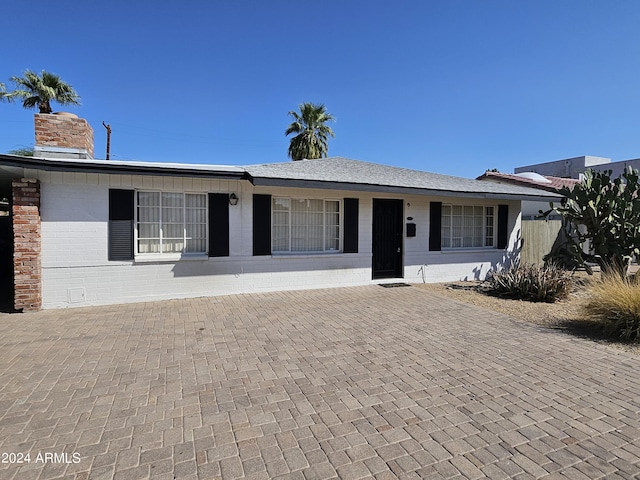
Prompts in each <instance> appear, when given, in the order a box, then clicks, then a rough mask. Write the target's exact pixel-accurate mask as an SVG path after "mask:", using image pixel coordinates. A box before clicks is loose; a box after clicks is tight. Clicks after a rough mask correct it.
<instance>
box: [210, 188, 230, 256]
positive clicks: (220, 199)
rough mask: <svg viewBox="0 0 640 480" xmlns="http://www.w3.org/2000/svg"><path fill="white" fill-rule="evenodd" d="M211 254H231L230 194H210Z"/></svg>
mask: <svg viewBox="0 0 640 480" xmlns="http://www.w3.org/2000/svg"><path fill="white" fill-rule="evenodd" d="M209 256H210V257H228V256H229V195H228V194H226V193H210V194H209Z"/></svg>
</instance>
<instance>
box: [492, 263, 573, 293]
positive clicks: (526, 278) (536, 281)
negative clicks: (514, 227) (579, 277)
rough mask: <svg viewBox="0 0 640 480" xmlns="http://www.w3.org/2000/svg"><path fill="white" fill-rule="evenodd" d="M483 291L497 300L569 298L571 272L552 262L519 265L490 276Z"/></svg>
mask: <svg viewBox="0 0 640 480" xmlns="http://www.w3.org/2000/svg"><path fill="white" fill-rule="evenodd" d="M487 290H488V291H489V292H490V293H492V294H494V295H499V296H501V297H507V298H513V299H518V300H529V301H532V302H548V303H553V302H555V301H556V300H559V299H562V298H566V297H567V295H569V292H570V291H571V272H569V271H567V270H565V269H563V268H561V267H559V266H557V265H555V264H553V263H548V264H546V265H544V266H543V265H530V264H522V265H518V266H517V267H512V268H510V269H509V270H504V271H501V272H495V273H493V274H491V276H490V277H489V280H488V287H487Z"/></svg>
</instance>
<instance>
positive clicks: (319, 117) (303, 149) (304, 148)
mask: <svg viewBox="0 0 640 480" xmlns="http://www.w3.org/2000/svg"><path fill="white" fill-rule="evenodd" d="M298 108H299V109H300V113H298V112H294V111H291V112H289V115H291V116H292V117H293V122H291V125H289V127H287V130H286V131H285V132H284V134H285V135H290V134H292V133H296V134H297V135H296V136H295V137H293V138H292V139H291V142H290V144H289V157H291V160H302V159H303V158H323V157H326V156H327V153H328V152H329V135H331V136H332V137H335V135H334V134H333V130H331V128H330V127H328V126H327V125H325V124H326V123H327V122H329V121H335V118H334V117H333V115H331V114H329V113H327V111H326V109H325V107H324V105H322V104H320V105H316V104H313V103H302V104H300V105H298Z"/></svg>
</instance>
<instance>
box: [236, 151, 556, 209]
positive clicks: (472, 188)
mask: <svg viewBox="0 0 640 480" xmlns="http://www.w3.org/2000/svg"><path fill="white" fill-rule="evenodd" d="M245 169H246V171H247V172H248V173H249V175H250V177H251V181H252V182H253V184H254V185H266V186H301V187H316V188H336V189H346V190H360V191H377V192H407V193H418V194H432V195H442V196H452V195H455V196H467V197H486V198H491V197H493V198H514V199H520V198H524V197H531V196H535V197H542V198H541V199H542V200H546V201H548V200H550V199H552V198H558V195H557V194H555V195H553V194H551V193H548V192H542V191H540V190H537V189H533V188H527V187H522V186H516V185H513V186H511V185H509V186H507V185H498V184H493V183H491V182H481V181H479V180H473V179H469V178H462V177H454V176H450V175H442V174H439V173H431V172H424V171H420V170H411V169H408V168H401V167H393V166H389V165H381V164H377V163H370V162H363V161H360V160H352V159H348V158H343V157H329V158H324V159H315V160H299V161H297V162H291V161H290V162H284V163H271V164H262V165H249V166H247V167H245Z"/></svg>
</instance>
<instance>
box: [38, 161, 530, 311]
mask: <svg viewBox="0 0 640 480" xmlns="http://www.w3.org/2000/svg"><path fill="white" fill-rule="evenodd" d="M30 173H31V174H33V175H34V176H37V177H38V178H39V179H40V180H41V182H42V209H41V215H42V268H43V272H42V279H43V306H44V308H60V307H72V306H81V305H104V304H113V303H127V302H137V301H148V300H163V299H170V298H186V297H198V296H209V295H224V294H232V293H250V292H262V291H270V290H287V289H305V288H326V287H338V286H348V285H366V284H369V283H371V281H372V280H371V261H372V259H371V251H372V244H371V238H372V237H371V233H372V204H373V198H402V199H403V202H404V214H403V216H404V218H405V219H406V217H409V216H411V217H413V220H412V221H413V222H414V223H416V225H417V235H416V237H413V238H405V239H404V263H405V267H404V272H405V281H408V282H422V281H426V282H439V281H450V280H460V279H474V278H484V276H485V275H486V273H487V271H488V270H489V269H491V268H496V267H499V266H500V265H501V264H502V263H504V261H505V259H504V258H503V256H504V252H502V251H497V250H475V251H465V252H458V253H451V252H446V253H445V252H429V251H428V239H429V236H428V234H429V201H430V200H436V201H445V202H446V201H450V200H451V199H450V198H434V197H425V196H418V195H411V196H409V195H406V196H404V197H402V196H398V195H385V194H372V193H362V192H352V191H332V190H320V189H318V190H308V189H299V188H295V189H294V188H279V189H272V188H266V187H260V188H256V189H254V188H253V187H252V186H251V185H250V184H249V183H248V182H240V181H227V180H206V179H191V178H173V177H142V176H129V175H105V174H83V173H75V174H66V173H57V172H40V171H38V172H35V171H31V172H30ZM109 188H154V189H162V190H175V191H191V192H224V193H230V192H236V194H237V195H238V196H239V197H240V202H239V204H238V205H237V206H235V207H230V209H229V224H230V237H231V241H230V256H229V257H225V258H211V259H201V260H183V261H172V262H169V261H153V262H146V261H145V262H109V261H108V260H107V226H108V191H109ZM253 193H269V194H273V195H284V196H304V197H320V198H322V197H327V198H329V197H331V198H344V197H357V198H359V199H360V215H359V253H357V254H336V255H332V254H326V255H288V256H259V257H253V256H252V248H253V246H252V238H253V232H252V194H253ZM469 202H470V203H475V204H478V203H479V201H478V200H475V201H474V200H470V201H469ZM481 203H486V204H493V205H497V203H498V202H496V201H486V202H481ZM500 203H505V202H500ZM519 208H520V202H511V203H510V204H509V212H510V218H509V221H510V225H511V227H513V228H514V231H513V234H512V238H511V245H515V243H516V237H517V233H518V232H519V225H520V216H519Z"/></svg>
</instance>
